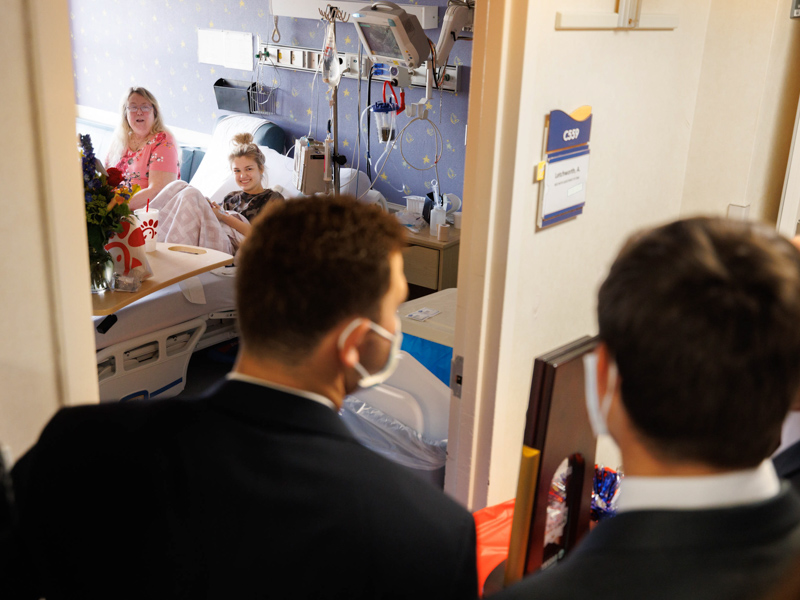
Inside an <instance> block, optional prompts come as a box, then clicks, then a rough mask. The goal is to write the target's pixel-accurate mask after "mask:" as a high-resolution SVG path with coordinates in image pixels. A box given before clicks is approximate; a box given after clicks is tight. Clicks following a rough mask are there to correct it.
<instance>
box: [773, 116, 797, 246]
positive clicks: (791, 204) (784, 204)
mask: <svg viewBox="0 0 800 600" xmlns="http://www.w3.org/2000/svg"><path fill="white" fill-rule="evenodd" d="M798 132H800V104H799V105H798V107H797V116H796V117H795V121H794V134H793V135H792V147H791V149H790V150H789V161H788V163H787V165H786V178H785V179H784V182H783V195H782V196H781V207H780V211H779V212H778V232H780V233H781V234H783V235H785V236H786V237H790V238H791V237H794V236H795V235H797V222H798V220H799V219H800V148H798V144H797V138H798Z"/></svg>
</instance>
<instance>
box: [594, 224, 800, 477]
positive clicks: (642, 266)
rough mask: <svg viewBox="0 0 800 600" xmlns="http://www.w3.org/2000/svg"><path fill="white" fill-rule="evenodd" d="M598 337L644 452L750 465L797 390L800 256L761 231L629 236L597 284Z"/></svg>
mask: <svg viewBox="0 0 800 600" xmlns="http://www.w3.org/2000/svg"><path fill="white" fill-rule="evenodd" d="M598 319H599V326H600V338H601V340H602V341H603V342H604V343H605V344H606V345H607V346H608V349H609V351H610V353H611V355H612V357H613V358H614V359H615V361H616V363H617V366H618V369H619V373H620V377H621V379H622V387H621V395H622V403H623V405H624V407H625V409H626V412H627V413H628V416H629V418H630V420H631V422H632V424H633V426H634V427H635V428H636V429H637V431H638V434H639V435H640V437H641V438H642V439H643V441H644V443H645V444H646V446H647V447H648V449H649V450H650V451H651V452H653V453H655V454H656V455H660V456H662V457H663V458H666V459H670V460H678V461H691V462H702V463H705V464H708V465H711V466H714V467H717V468H723V469H728V468H730V469H735V468H747V467H751V466H755V465H757V464H758V463H760V462H761V461H762V460H763V459H765V458H766V457H768V456H769V455H770V454H771V453H772V452H773V451H774V450H775V448H776V447H777V445H778V443H779V441H780V430H781V423H782V421H783V419H784V417H785V416H786V413H787V411H788V409H789V405H790V403H791V402H792V401H793V400H794V399H795V398H796V396H797V394H798V390H800V252H798V250H797V249H796V248H794V247H793V246H792V245H791V243H790V242H789V241H788V240H786V239H784V238H782V237H780V236H779V235H777V233H776V232H775V231H773V230H771V229H769V228H767V227H765V226H763V225H758V224H755V223H747V222H739V221H730V220H726V219H718V218H694V219H687V220H683V221H678V222H675V223H671V224H669V225H665V226H663V227H659V228H657V229H653V230H651V231H647V232H644V233H642V234H638V235H636V236H634V237H632V238H631V239H630V240H629V241H628V243H627V244H626V245H625V247H624V248H623V249H622V251H621V252H620V254H619V256H618V257H617V259H616V261H615V262H614V264H613V266H612V267H611V271H610V273H609V275H608V277H607V279H606V280H605V282H604V283H603V285H602V286H601V289H600V293H599V298H598Z"/></svg>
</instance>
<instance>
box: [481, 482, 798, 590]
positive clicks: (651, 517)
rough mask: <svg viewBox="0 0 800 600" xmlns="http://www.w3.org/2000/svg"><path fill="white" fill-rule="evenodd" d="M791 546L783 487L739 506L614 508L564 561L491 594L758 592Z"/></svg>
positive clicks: (793, 535)
mask: <svg viewBox="0 0 800 600" xmlns="http://www.w3.org/2000/svg"><path fill="white" fill-rule="evenodd" d="M798 551H800V497H798V496H797V495H796V494H795V493H794V491H793V490H791V489H790V488H789V486H784V487H783V489H782V491H781V493H780V494H779V496H777V497H776V498H773V499H771V500H769V501H766V502H761V503H758V504H753V505H747V506H742V507H733V508H721V509H712V510H696V511H635V512H629V513H622V514H619V515H617V516H616V517H614V518H612V519H609V520H608V521H604V522H602V523H601V524H600V525H598V526H597V527H596V528H595V529H594V530H593V531H592V532H591V533H590V534H589V535H588V536H587V537H586V538H585V539H584V540H583V541H582V542H581V544H580V545H579V546H578V548H576V549H575V550H574V551H573V552H572V554H570V555H569V556H567V558H566V559H565V560H564V561H562V562H561V563H559V564H556V565H553V566H552V567H550V568H548V569H546V570H545V571H543V572H539V573H535V574H533V575H531V576H530V577H528V578H526V579H524V580H523V581H522V582H520V583H518V584H517V585H515V586H512V587H511V588H509V589H507V590H505V591H503V592H501V593H500V594H498V595H497V598H498V600H510V599H522V598H548V599H561V598H564V599H567V598H571V599H578V600H580V599H582V598H586V599H587V600H588V599H590V598H592V599H594V598H602V597H613V598H621V599H623V600H625V599H629V598H630V599H631V600H633V599H640V598H648V599H657V600H658V599H664V600H666V599H675V598H681V599H682V600H687V599H688V600H693V599H697V600H700V599H702V598H726V599H743V598H753V597H760V594H761V593H763V590H764V589H767V588H768V587H769V586H770V584H772V583H774V582H775V581H776V580H777V579H778V578H779V577H780V576H781V575H782V573H783V571H784V570H785V569H786V568H787V565H788V564H789V561H791V560H792V557H793V556H795V555H796V554H797V552H798ZM612 574H613V575H612Z"/></svg>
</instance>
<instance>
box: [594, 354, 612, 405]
mask: <svg viewBox="0 0 800 600" xmlns="http://www.w3.org/2000/svg"><path fill="white" fill-rule="evenodd" d="M595 354H597V393H598V395H599V396H600V397H601V398H603V397H604V396H605V395H606V390H607V388H608V367H609V365H610V364H611V353H610V352H609V350H608V346H606V345H605V343H604V342H600V343H599V344H598V345H597V348H596V349H595Z"/></svg>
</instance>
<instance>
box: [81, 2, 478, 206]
mask: <svg viewBox="0 0 800 600" xmlns="http://www.w3.org/2000/svg"><path fill="white" fill-rule="evenodd" d="M297 1H298V2H302V1H303V0H297ZM413 3H414V4H426V5H432V6H439V7H440V8H439V19H440V22H441V19H442V17H443V16H444V10H445V7H446V5H447V0H419V1H418V2H413ZM365 4H366V2H365ZM268 7H269V4H268V2H267V1H266V0H261V1H256V0H70V19H71V31H72V45H73V55H72V56H73V64H74V78H75V90H76V96H77V102H78V104H81V105H84V106H89V107H92V108H99V109H103V110H108V111H113V112H117V111H118V110H119V108H120V100H121V98H122V96H123V94H124V93H125V91H126V90H127V88H129V87H130V86H134V85H135V86H143V87H145V88H147V89H149V90H150V91H151V92H153V94H155V96H156V98H158V101H159V103H160V104H161V108H162V112H163V114H164V117H165V120H166V123H167V125H168V126H173V127H180V128H184V129H190V130H194V131H199V132H203V133H210V132H211V131H212V129H213V126H214V123H215V121H216V119H217V117H219V116H220V115H224V114H229V113H228V112H227V111H224V110H220V109H219V108H218V107H217V103H216V98H215V95H214V89H213V85H214V82H215V81H217V79H219V78H226V79H233V80H240V81H244V80H249V81H252V80H254V78H256V77H260V80H261V81H262V82H263V83H264V84H266V85H268V86H273V85H275V84H276V83H279V84H280V85H279V87H278V89H277V91H276V95H277V96H276V106H275V114H273V115H270V116H269V117H267V118H269V119H270V120H272V121H274V122H275V123H278V124H279V125H281V126H282V127H283V128H284V129H285V130H286V132H287V138H288V139H287V148H288V147H289V145H291V144H293V142H294V139H295V138H297V137H300V136H303V135H306V134H308V132H309V127H311V134H312V136H314V137H316V138H318V139H324V137H325V132H326V125H327V120H328V99H327V93H328V86H327V85H326V84H324V83H323V82H322V78H321V77H317V80H316V83H315V85H314V91H313V94H312V87H311V86H312V80H313V74H311V73H306V72H298V71H292V70H287V69H280V70H276V69H273V68H272V67H269V66H268V67H264V68H262V69H261V70H260V71H258V70H256V71H253V72H249V71H239V70H234V69H228V68H225V67H222V66H215V65H209V64H203V63H199V62H198V61H197V30H198V29H220V30H233V31H247V32H251V33H253V34H254V36H260V37H261V39H263V40H267V39H268V38H269V37H270V36H271V34H272V27H273V21H272V18H271V16H270V15H269V14H268V10H269V8H268ZM278 25H279V28H280V33H281V45H292V46H298V47H303V48H316V49H321V48H322V44H323V40H324V35H325V24H324V22H322V21H321V20H311V19H295V18H290V17H279V20H278ZM426 33H427V35H428V37H430V38H431V39H432V40H433V41H434V43H435V42H436V41H437V40H438V38H439V30H426ZM336 44H337V49H338V50H339V51H340V52H354V53H355V52H357V51H358V36H357V35H356V32H355V28H354V26H353V25H351V24H349V23H337V35H336ZM471 54H472V44H471V42H468V41H459V42H456V44H455V46H454V47H453V50H452V52H451V54H450V59H449V61H448V62H449V63H450V64H455V65H461V85H460V92H458V93H457V94H452V93H448V92H445V93H444V94H442V95H441V108H440V94H439V92H434V98H433V99H432V100H431V101H430V102H429V103H428V108H429V118H430V120H431V121H432V122H433V123H434V124H435V125H436V127H438V128H439V130H440V131H441V134H442V144H443V149H442V156H441V159H440V161H439V163H438V171H439V180H440V182H441V186H442V191H444V192H452V193H455V194H456V195H458V196H462V191H463V190H462V183H463V174H464V149H465V146H464V143H465V133H466V132H465V129H466V123H467V104H468V90H469V71H470V69H469V65H470V64H471ZM276 71H277V72H276ZM366 88H367V85H366V81H365V82H364V83H363V84H362V100H361V110H363V109H364V106H365V105H366V92H367V89H366ZM381 88H382V84H379V83H373V89H372V101H373V102H374V101H375V100H376V98H377V97H378V96H379V94H380V93H381ZM423 93H424V90H422V89H420V88H412V89H410V90H406V102H407V103H408V102H416V101H418V100H419V99H420V98H422V96H423ZM338 105H339V151H340V153H342V154H344V155H345V156H347V158H348V161H349V162H348V166H350V165H351V163H352V161H353V160H354V157H353V153H354V150H355V147H356V137H357V133H358V124H357V122H358V118H359V115H358V108H357V81H356V80H353V79H346V78H343V79H342V82H341V84H340V86H339V96H338ZM408 121H409V119H408V118H407V117H405V116H399V117H398V121H397V123H398V129H399V128H401V127H403V126H404V125H405V124H406V123H407V122H408ZM372 136H373V138H372V143H371V146H372V149H371V152H372V157H373V160H376V159H377V158H378V157H379V155H380V154H381V152H382V151H383V146H381V145H380V144H379V143H378V142H377V139H376V137H375V127H374V124H373V127H372ZM403 151H404V155H405V158H404V157H403V156H401V154H400V151H399V148H398V147H396V148H395V149H394V151H393V152H392V155H391V157H390V158H389V160H388V161H387V166H386V168H385V170H384V171H383V173H382V174H381V176H380V179H379V181H378V182H377V183H376V186H375V187H376V189H378V190H380V191H381V192H382V193H383V194H384V196H386V197H387V199H389V200H390V201H392V202H398V203H401V204H402V203H403V202H404V201H403V200H402V196H403V195H404V194H419V195H422V194H425V193H427V192H428V191H429V190H430V189H431V186H430V181H431V180H432V179H433V178H434V177H435V171H434V169H430V170H427V171H418V170H416V169H415V168H414V167H417V168H427V167H431V166H432V165H433V161H434V157H435V155H436V151H437V150H436V135H435V130H434V128H433V127H432V126H431V125H430V123H427V122H424V121H422V122H416V123H414V124H412V125H411V126H410V127H409V128H408V129H407V130H406V132H405V134H404V139H403ZM406 159H407V161H408V162H406ZM361 170H366V168H365V164H364V158H363V156H362V159H361Z"/></svg>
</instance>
